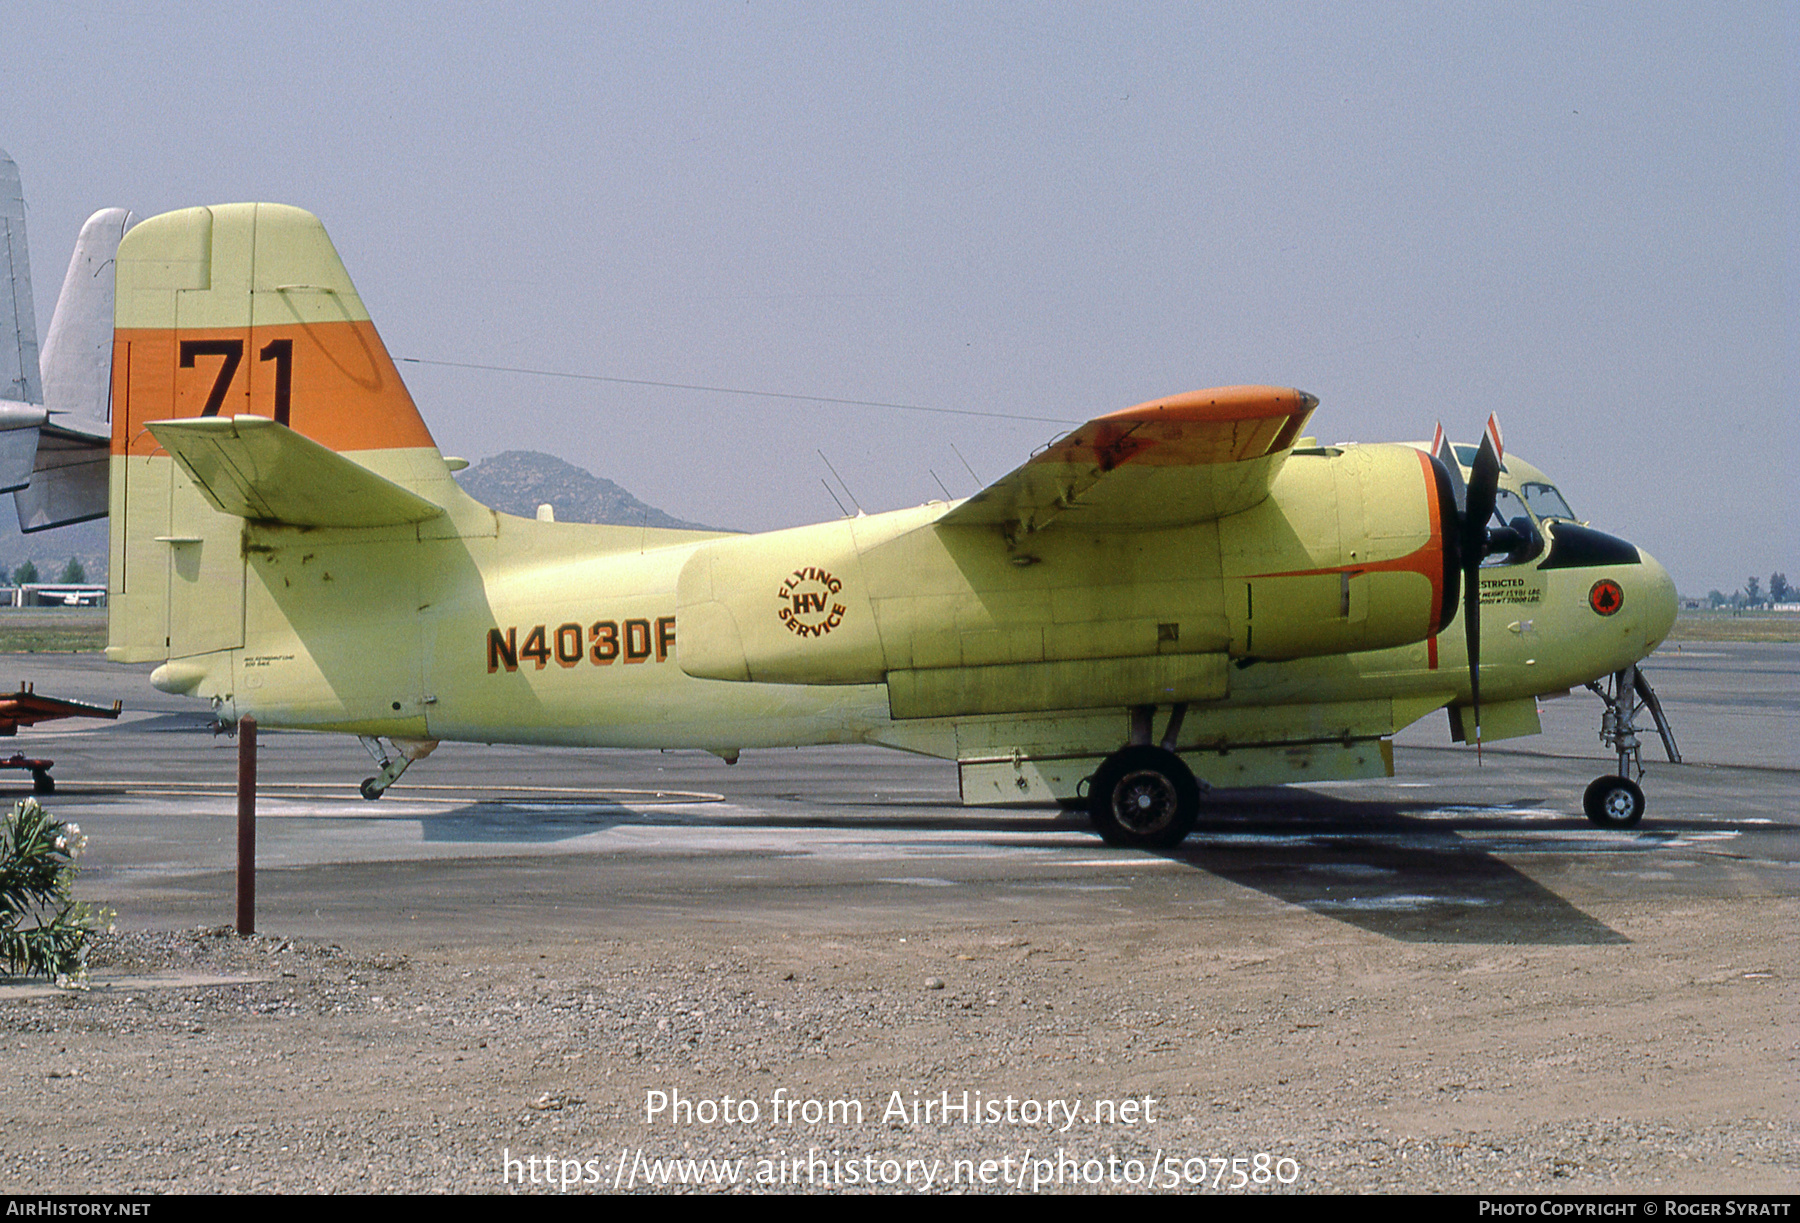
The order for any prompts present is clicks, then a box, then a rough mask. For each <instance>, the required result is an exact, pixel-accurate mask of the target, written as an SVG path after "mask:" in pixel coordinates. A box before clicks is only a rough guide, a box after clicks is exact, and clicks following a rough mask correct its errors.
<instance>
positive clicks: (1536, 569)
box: [107, 204, 1675, 846]
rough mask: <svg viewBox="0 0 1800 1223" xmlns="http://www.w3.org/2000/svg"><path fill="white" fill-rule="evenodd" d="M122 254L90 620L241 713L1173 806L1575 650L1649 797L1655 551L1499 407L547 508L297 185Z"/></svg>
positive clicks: (1526, 704)
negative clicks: (402, 363) (758, 759)
mask: <svg viewBox="0 0 1800 1223" xmlns="http://www.w3.org/2000/svg"><path fill="white" fill-rule="evenodd" d="M118 268H119V270H118V282H117V327H116V333H115V339H114V349H113V405H114V406H113V416H112V422H113V430H112V459H111V464H112V467H111V476H110V489H111V493H110V495H111V508H110V512H111V519H112V544H111V548H112V552H111V570H110V588H109V595H110V598H111V603H112V615H111V628H110V633H111V636H110V643H109V645H108V648H107V654H108V656H109V657H111V658H113V659H115V660H118V661H121V662H140V661H147V660H155V661H157V662H160V663H161V664H162V665H161V666H159V667H158V668H157V669H156V671H155V673H154V675H153V677H152V682H153V683H154V684H155V685H156V686H157V687H158V688H159V689H161V690H163V691H165V692H171V693H182V694H187V695H191V696H195V697H201V698H205V699H207V700H209V701H211V703H212V706H213V709H214V711H215V713H216V715H217V716H218V717H219V719H220V720H221V721H227V722H228V721H231V720H234V719H236V718H238V717H241V716H245V715H253V716H254V717H255V718H256V719H257V720H258V721H259V722H260V723H261V724H262V725H264V726H279V727H297V728H305V729H311V730H324V731H339V732H346V733H350V734H355V735H359V736H361V737H362V738H363V740H364V742H365V745H367V746H369V748H370V750H371V753H372V754H373V755H374V756H375V758H376V761H377V763H378V764H379V765H380V766H381V771H380V773H379V774H378V775H377V776H375V777H372V778H370V779H369V780H367V781H366V782H364V783H363V793H364V795H365V796H366V797H369V798H374V797H377V796H379V794H380V793H381V792H382V791H383V790H385V789H386V788H387V787H388V786H389V785H391V784H392V783H393V782H394V781H395V779H397V778H398V777H399V775H400V774H401V772H402V771H404V769H405V768H406V767H407V765H408V764H409V763H411V762H413V761H415V760H417V759H420V758H422V757H423V756H425V755H426V754H428V753H429V752H430V751H431V750H432V749H433V748H434V747H436V746H437V743H438V742H439V741H441V740H446V739H448V740H461V741H474V742H489V743H493V742H508V743H533V744H559V745H567V746H571V747H636V748H649V747H655V748H702V749H706V750H708V751H711V752H714V753H716V754H718V755H719V756H721V757H723V758H724V759H725V760H727V761H734V760H735V759H736V758H737V754H738V752H739V751H740V750H742V749H745V748H760V747H775V746H794V745H801V744H821V743H877V744H884V745H887V746H890V747H895V748H900V749H904V750H907V751H913V752H921V753H925V754H927V755H931V756H936V757H941V758H943V759H946V760H954V761H956V762H957V765H958V767H959V769H960V773H961V784H962V794H963V798H964V801H966V802H969V803H978V804H992V803H1008V802H1011V803H1022V802H1046V801H1053V800H1059V801H1063V802H1086V803H1087V805H1088V807H1089V809H1090V811H1091V813H1092V817H1093V820H1094V823H1095V825H1096V826H1097V828H1098V829H1099V831H1100V832H1101V834H1102V835H1103V836H1105V838H1106V839H1107V840H1109V841H1111V842H1114V843H1117V844H1125V845H1138V846H1167V845H1173V844H1175V843H1177V842H1179V841H1180V840H1181V839H1182V838H1183V837H1185V836H1186V835H1187V833H1188V832H1189V831H1190V830H1191V828H1192V827H1193V825H1194V822H1195V819H1196V817H1197V813H1198V809H1199V804H1200V795H1201V791H1202V789H1203V788H1205V787H1206V786H1209V785H1210V786H1256V785H1268V784H1277V783H1283V782H1305V781H1316V780H1322V779H1328V778H1356V777H1383V776H1390V775H1391V774H1392V772H1393V749H1392V736H1393V735H1394V733H1395V732H1396V731H1398V730H1400V729H1401V728H1402V727H1404V726H1406V725H1408V724H1410V723H1412V722H1414V721H1415V720H1417V719H1419V718H1421V717H1423V716H1425V715H1426V714H1427V713H1430V712H1432V711H1434V710H1437V709H1441V708H1448V710H1449V712H1450V721H1451V726H1452V730H1453V734H1454V735H1455V737H1457V738H1458V739H1462V740H1467V741H1479V739H1480V738H1482V737H1485V738H1486V739H1488V740H1494V739H1501V738H1506V737H1510V736H1515V735H1524V734H1530V733H1534V732H1536V731H1537V730H1538V729H1539V726H1538V715H1537V704H1536V701H1537V699H1538V698H1539V697H1540V696H1545V695H1553V694H1561V693H1563V692H1565V691H1567V690H1569V689H1570V688H1572V687H1573V686H1574V685H1577V684H1586V685H1590V686H1593V687H1594V688H1595V690H1596V691H1598V692H1600V693H1601V695H1602V697H1603V699H1604V700H1605V701H1606V707H1607V714H1606V722H1605V727H1606V729H1605V733H1606V735H1607V736H1609V737H1608V738H1607V742H1608V743H1609V744H1611V745H1612V746H1614V747H1616V748H1617V749H1618V750H1619V752H1620V772H1619V775H1617V776H1608V777H1603V778H1601V779H1599V780H1597V781H1596V782H1595V785H1594V787H1593V788H1591V789H1590V792H1589V795H1588V801H1587V809H1588V814H1589V815H1590V817H1591V818H1593V819H1594V820H1595V821H1596V822H1601V823H1613V824H1621V825H1628V824H1631V823H1635V822H1636V820H1637V819H1638V817H1639V815H1640V814H1641V812H1642V810H1643V795H1642V792H1641V790H1639V788H1638V787H1637V786H1636V785H1635V784H1634V782H1633V780H1632V779H1631V777H1629V776H1627V775H1626V774H1627V773H1628V772H1629V771H1630V766H1635V765H1636V764H1637V760H1638V756H1637V740H1636V738H1635V736H1634V735H1633V734H1632V732H1633V730H1634V729H1635V727H1634V726H1633V715H1634V714H1635V713H1636V712H1637V711H1638V710H1639V709H1640V708H1644V707H1649V706H1653V704H1654V700H1653V694H1652V693H1651V692H1650V689H1649V686H1648V685H1647V684H1645V683H1644V682H1643V681H1642V678H1641V677H1640V676H1639V675H1638V674H1637V672H1636V669H1635V668H1636V664H1637V662H1638V661H1639V660H1640V659H1642V658H1643V657H1645V656H1646V655H1647V654H1649V653H1650V651H1651V650H1653V649H1654V648H1655V647H1656V645H1657V644H1658V643H1659V642H1660V641H1661V640H1662V638H1663V637H1664V635H1665V634H1666V633H1667V632H1668V630H1669V628H1670V625H1671V624H1672V622H1673V620H1674V615H1675V597H1674V588H1673V586H1672V584H1671V582H1670V580H1669V577H1668V575H1667V573H1665V572H1664V570H1663V568H1662V567H1661V566H1660V565H1658V564H1657V563H1656V562H1655V561H1654V560H1652V559H1651V558H1650V557H1649V556H1648V555H1646V554H1644V553H1643V552H1641V551H1639V550H1638V549H1637V548H1635V547H1633V546H1632V545H1631V544H1629V543H1626V542H1625V541H1623V540H1620V539H1615V538H1613V537H1612V536H1609V535H1604V534H1601V533H1600V532H1598V531H1594V530H1591V529H1589V528H1587V527H1585V526H1583V525H1582V524H1580V523H1578V522H1576V521H1575V520H1574V517H1573V515H1572V514H1570V513H1569V511H1568V508H1567V506H1566V505H1565V504H1564V502H1563V501H1562V499H1561V496H1560V494H1559V493H1558V492H1557V490H1556V489H1555V487H1554V486H1553V485H1552V484H1551V483H1550V482H1549V481H1548V480H1547V479H1545V478H1544V476H1543V475H1542V473H1540V472H1538V471H1536V469H1534V468H1530V467H1527V466H1525V465H1524V464H1522V463H1518V462H1517V461H1516V460H1513V461H1510V462H1508V461H1507V460H1505V459H1504V456H1503V454H1502V452H1501V450H1500V446H1499V431H1498V429H1497V427H1495V426H1493V425H1492V424H1491V423H1490V427H1489V433H1488V437H1487V439H1486V440H1485V441H1484V442H1483V444H1482V446H1481V447H1480V448H1462V449H1461V450H1460V451H1459V449H1458V448H1454V447H1451V446H1449V445H1448V444H1445V443H1442V442H1440V443H1439V444H1438V445H1436V446H1434V447H1430V448H1427V447H1425V446H1422V445H1417V446H1415V445H1355V446H1351V445H1346V446H1319V445H1317V444H1316V443H1315V442H1313V441H1312V440H1311V439H1309V438H1303V437H1302V432H1303V430H1304V429H1305V427H1306V424H1307V421H1308V420H1309V418H1310V417H1311V415H1312V412H1313V409H1314V407H1315V406H1316V404H1317V400H1315V399H1314V398H1313V397H1312V396H1311V395H1308V394H1305V393H1303V392H1300V391H1295V390H1289V389H1281V388H1274V387H1228V388H1224V389H1219V390H1211V391H1200V392H1194V393H1190V394H1184V395H1176V396H1172V397H1170V398H1168V399H1162V400H1157V401H1155V402H1152V403H1147V404H1143V405H1141V406H1139V407H1135V408H1129V409H1126V410H1124V411H1120V412H1114V413H1112V414H1110V415H1106V416H1102V417H1099V418H1098V419H1096V420H1092V421H1090V422H1088V423H1087V424H1085V425H1083V426H1081V427H1080V428H1078V429H1076V430H1075V431H1074V432H1072V433H1070V434H1068V435H1066V436H1064V437H1062V438H1060V439H1058V440H1057V441H1055V442H1053V443H1052V444H1051V445H1050V446H1049V447H1048V448H1047V449H1045V450H1043V451H1042V452H1040V453H1038V454H1037V455H1036V456H1034V457H1033V458H1032V459H1031V460H1030V461H1029V462H1027V463H1026V464H1025V465H1024V466H1022V467H1020V468H1019V469H1018V470H1016V471H1014V472H1013V473H1012V474H1010V475H1008V476H1006V477H1004V478H1003V479H1001V480H999V481H998V482H997V483H995V484H993V485H991V486H990V487H988V488H986V489H984V490H983V491H982V492H980V493H978V494H976V495H975V496H973V497H971V498H969V499H967V500H965V501H960V502H948V503H945V502H931V503H929V504H926V505H922V506H919V507H917V508H915V509H908V510H899V511H895V512H893V513H885V514H875V515H868V516H864V515H858V516H857V517H855V518H850V519H844V520H841V521H836V522H827V523H821V524H819V525H816V526H808V527H799V528H795V529H792V530H785V531H774V532H770V533H767V534H761V535H720V534H715V533H708V532H696V531H673V530H653V529H644V528H638V527H617V526H592V525H584V524H575V523H557V522H552V521H537V520H528V519H522V518H515V517H512V516H509V515H506V514H500V513H496V512H495V511H493V510H491V509H489V508H487V507H486V506H483V505H481V504H479V503H477V502H475V501H474V500H472V499H471V498H470V497H468V496H467V495H466V494H464V493H463V491H462V490H461V489H460V488H459V487H458V486H457V484H456V482H455V481H454V480H453V479H452V477H451V472H452V471H453V470H454V469H456V468H457V467H459V466H460V465H461V462H460V460H453V459H446V458H445V457H444V456H443V455H442V454H440V453H439V451H438V449H437V447H436V445H435V444H434V443H433V442H432V439H431V434H430V433H429V432H428V431H427V429H426V427H425V424H424V422H423V421H422V420H421V419H420V416H419V413H418V411H417V409H416V408H415V407H414V406H413V402H412V399H411V397H410V396H409V395H408V393H407V391H406V388H405V386H404V385H403V384H402V383H401V380H400V377H399V375H398V374H397V373H396V372H395V369H394V366H393V363H392V361H391V360H390V359H389V356H388V354H387V351H386V350H385V349H384V348H383V346H382V343H381V340H380V339H379V337H378V336H377V335H376V332H375V328H374V326H373V325H372V324H371V323H370V321H369V316H368V314H367V312H366V311H365V310H364V308H363V304H362V301H361V300H360V299H359V298H358V297H357V294H356V290H355V288H354V287H353V286H352V285H351V282H350V278H349V276H348V275H347V274H346V272H345V271H344V267H343V264H342V263H341V262H340V261H339V259H338V256H337V253H336V251H335V250H334V249H333V247H332V245H331V242H330V240H329V239H328V238H327V237H326V235H325V231H324V228H323V227H322V226H321V225H320V224H319V222H318V221H317V220H316V219H315V218H313V217H312V216H310V215H308V214H307V213H304V212H301V211H299V210H297V209H294V208H288V207H284V206H280V205H274V204H232V205H225V206H220V207H213V208H191V209H187V210H185V211H181V212H173V213H169V214H166V215H164V216H160V217H156V218H153V219H152V220H149V221H146V222H144V223H143V224H141V225H139V226H137V227H136V228H135V229H133V230H132V231H131V232H130V233H129V234H127V235H126V237H125V240H124V243H123V244H122V245H121V247H120V249H119V256H118ZM1433 450H1436V451H1437V453H1435V454H1434V453H1432V451H1433ZM1465 468H1466V469H1467V477H1466V482H1465V474H1464V472H1465ZM1495 518H1498V519H1500V520H1501V521H1499V522H1498V523H1497V524H1496V523H1494V522H1493V520H1494V519H1495ZM1459 602H1460V605H1461V615H1460V617H1459V615H1458V607H1459ZM1458 619H1460V620H1461V621H1462V622H1463V628H1464V631H1462V632H1457V631H1455V628H1456V622H1457V621H1458ZM1602 680H1605V681H1608V684H1607V686H1606V687H1603V686H1602V685H1601V682H1600V681H1602ZM1640 698H1642V702H1643V704H1640ZM1658 718H1659V725H1660V715H1658ZM1159 722H1160V727H1159ZM1159 729H1160V733H1158V732H1159ZM383 740H386V741H387V742H386V744H384V743H383V742H382V741H383ZM1669 746H1670V748H1671V750H1673V743H1672V740H1671V741H1669ZM1640 771H1641V770H1640Z"/></svg>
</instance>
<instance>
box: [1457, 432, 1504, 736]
mask: <svg viewBox="0 0 1800 1223" xmlns="http://www.w3.org/2000/svg"><path fill="white" fill-rule="evenodd" d="M1504 454H1505V447H1504V446H1503V445H1502V443H1501V440H1500V421H1499V418H1498V417H1495V416H1489V417H1488V422H1487V431H1486V432H1485V433H1484V434H1483V435H1482V438H1481V448H1480V449H1479V450H1477V451H1476V452H1475V461H1474V462H1473V463H1471V464H1470V465H1469V490H1468V491H1469V496H1468V504H1467V506H1466V507H1465V509H1464V511H1463V518H1462V563H1463V633H1464V635H1465V637H1466V639H1467V642H1468V647H1469V700H1470V702H1471V704H1472V705H1473V706H1474V715H1475V716H1474V721H1475V743H1476V746H1477V750H1479V747H1480V744H1481V562H1482V561H1483V560H1484V559H1486V557H1487V524H1488V519H1490V518H1492V517H1493V516H1494V503H1495V501H1496V500H1498V498H1499V495H1500V460H1501V458H1502V456H1503V455H1504Z"/></svg>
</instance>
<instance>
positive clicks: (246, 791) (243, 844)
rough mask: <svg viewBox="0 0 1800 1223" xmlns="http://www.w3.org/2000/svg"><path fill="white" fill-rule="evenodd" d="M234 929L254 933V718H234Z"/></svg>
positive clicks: (244, 932)
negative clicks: (235, 885) (236, 790)
mask: <svg viewBox="0 0 1800 1223" xmlns="http://www.w3.org/2000/svg"><path fill="white" fill-rule="evenodd" d="M237 834H238V836H237V844H238V861H237V931H238V933H239V934H255V933H256V719H255V718H239V719H238V826H237Z"/></svg>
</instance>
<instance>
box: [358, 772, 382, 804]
mask: <svg viewBox="0 0 1800 1223" xmlns="http://www.w3.org/2000/svg"><path fill="white" fill-rule="evenodd" d="M379 780H380V778H378V777H365V778H363V783H362V785H360V786H358V787H357V788H358V789H359V790H361V791H362V796H363V797H364V798H366V799H368V800H369V801H370V802H374V801H375V800H376V799H378V798H380V797H381V796H382V794H384V793H385V791H383V790H381V789H379V788H377V787H376V785H375V783H376V782H377V781H379Z"/></svg>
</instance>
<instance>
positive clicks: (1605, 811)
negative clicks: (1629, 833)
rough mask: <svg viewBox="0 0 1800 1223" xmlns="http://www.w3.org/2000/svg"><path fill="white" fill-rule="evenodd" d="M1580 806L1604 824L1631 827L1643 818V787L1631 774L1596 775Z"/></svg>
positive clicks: (1615, 826) (1603, 825)
mask: <svg viewBox="0 0 1800 1223" xmlns="http://www.w3.org/2000/svg"><path fill="white" fill-rule="evenodd" d="M1581 809H1582V810H1583V811H1586V812H1587V817H1588V819H1590V820H1592V821H1593V822H1594V823H1596V824H1598V825H1600V826H1601V827H1602V828H1630V827H1631V826H1632V825H1634V824H1636V823H1637V822H1638V821H1639V820H1641V819H1643V818H1644V791H1643V790H1642V789H1641V788H1640V787H1639V786H1638V783H1637V782H1635V781H1633V780H1631V778H1629V777H1614V776H1612V775H1611V774H1608V775H1607V776H1605V777H1596V778H1594V780H1593V781H1592V782H1590V783H1589V784H1588V788H1587V793H1585V794H1583V795H1582V796H1581Z"/></svg>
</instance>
